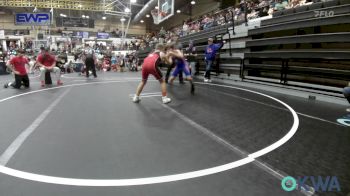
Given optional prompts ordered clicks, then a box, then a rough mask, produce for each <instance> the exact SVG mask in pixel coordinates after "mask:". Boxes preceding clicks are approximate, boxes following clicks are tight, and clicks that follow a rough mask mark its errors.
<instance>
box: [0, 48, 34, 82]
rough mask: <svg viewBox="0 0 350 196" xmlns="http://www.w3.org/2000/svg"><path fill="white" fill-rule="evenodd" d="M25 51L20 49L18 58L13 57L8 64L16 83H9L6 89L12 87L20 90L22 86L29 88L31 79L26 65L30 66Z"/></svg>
mask: <svg viewBox="0 0 350 196" xmlns="http://www.w3.org/2000/svg"><path fill="white" fill-rule="evenodd" d="M24 53H25V52H24V50H22V49H19V50H18V51H17V56H15V57H13V58H12V59H11V60H10V61H9V62H8V63H7V67H8V68H9V69H11V71H12V73H13V74H14V76H15V81H14V82H9V83H6V84H5V85H4V87H5V88H8V87H9V86H12V87H13V88H16V89H19V88H21V86H22V84H23V85H24V87H26V88H29V77H28V74H27V70H26V65H28V63H29V61H28V58H27V57H25V56H24Z"/></svg>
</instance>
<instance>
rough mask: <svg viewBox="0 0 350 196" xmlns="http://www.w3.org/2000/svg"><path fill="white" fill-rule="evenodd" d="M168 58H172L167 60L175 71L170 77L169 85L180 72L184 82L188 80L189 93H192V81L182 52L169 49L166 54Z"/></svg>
mask: <svg viewBox="0 0 350 196" xmlns="http://www.w3.org/2000/svg"><path fill="white" fill-rule="evenodd" d="M167 54H168V56H172V58H171V59H169V61H170V63H172V64H174V65H175V70H174V71H173V73H172V74H171V77H170V84H173V82H174V80H175V78H176V77H177V75H179V74H180V73H181V72H183V73H184V74H185V76H186V80H188V81H189V82H190V83H191V93H192V94H193V93H194V84H193V81H192V77H191V73H190V70H189V68H188V63H187V62H186V60H185V57H184V55H183V54H182V52H181V51H180V50H178V49H174V48H171V49H170V50H169V51H168V52H167Z"/></svg>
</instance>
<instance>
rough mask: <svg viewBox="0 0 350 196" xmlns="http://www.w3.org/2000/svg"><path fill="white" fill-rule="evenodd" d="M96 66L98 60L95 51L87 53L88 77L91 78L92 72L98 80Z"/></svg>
mask: <svg viewBox="0 0 350 196" xmlns="http://www.w3.org/2000/svg"><path fill="white" fill-rule="evenodd" d="M96 64H97V58H96V56H95V53H94V51H93V50H89V51H87V54H86V56H85V67H86V77H87V78H89V71H90V70H91V71H92V74H93V75H94V78H97V74H96Z"/></svg>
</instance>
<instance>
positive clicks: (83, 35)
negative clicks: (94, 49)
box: [76, 32, 89, 38]
mask: <svg viewBox="0 0 350 196" xmlns="http://www.w3.org/2000/svg"><path fill="white" fill-rule="evenodd" d="M76 36H78V37H80V38H89V32H77V34H76Z"/></svg>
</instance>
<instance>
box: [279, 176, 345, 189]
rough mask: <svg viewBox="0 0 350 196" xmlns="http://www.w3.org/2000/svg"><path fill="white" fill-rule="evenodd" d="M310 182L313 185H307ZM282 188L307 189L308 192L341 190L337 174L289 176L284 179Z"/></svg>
mask: <svg viewBox="0 0 350 196" xmlns="http://www.w3.org/2000/svg"><path fill="white" fill-rule="evenodd" d="M306 184H310V185H312V187H310V186H308V185H306ZM281 185H282V189H283V190H285V191H288V192H289V191H294V190H300V191H307V192H315V191H316V192H333V191H337V192H340V191H341V190H340V184H339V181H338V178H337V177H336V176H326V177H322V176H317V177H316V176H298V177H297V179H295V178H293V177H291V176H287V177H285V178H283V179H282V182H281Z"/></svg>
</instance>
